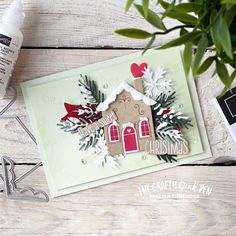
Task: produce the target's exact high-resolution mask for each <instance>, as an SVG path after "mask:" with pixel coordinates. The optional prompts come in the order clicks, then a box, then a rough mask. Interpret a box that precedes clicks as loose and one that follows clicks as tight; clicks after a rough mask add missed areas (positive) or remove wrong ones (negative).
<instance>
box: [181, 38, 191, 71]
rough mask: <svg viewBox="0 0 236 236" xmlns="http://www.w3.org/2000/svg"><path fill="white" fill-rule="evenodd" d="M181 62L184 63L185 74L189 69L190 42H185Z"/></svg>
mask: <svg viewBox="0 0 236 236" xmlns="http://www.w3.org/2000/svg"><path fill="white" fill-rule="evenodd" d="M183 63H184V70H185V73H186V75H188V74H189V70H190V67H191V64H192V43H191V42H190V43H186V44H185V48H184V52H183Z"/></svg>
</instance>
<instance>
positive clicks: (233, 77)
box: [230, 70, 236, 81]
mask: <svg viewBox="0 0 236 236" xmlns="http://www.w3.org/2000/svg"><path fill="white" fill-rule="evenodd" d="M230 77H231V80H232V81H233V80H234V79H235V77H236V70H234V71H233V72H232V74H231V76H230Z"/></svg>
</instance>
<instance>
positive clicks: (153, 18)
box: [134, 4, 166, 30]
mask: <svg viewBox="0 0 236 236" xmlns="http://www.w3.org/2000/svg"><path fill="white" fill-rule="evenodd" d="M134 6H135V7H136V9H137V11H138V12H139V13H140V14H141V16H143V17H144V18H145V15H144V10H143V7H142V5H138V4H134ZM146 20H147V21H148V22H149V23H150V24H151V25H153V26H155V27H156V28H158V29H161V30H166V27H165V25H164V24H163V22H162V20H161V18H160V17H159V16H158V15H157V14H156V13H155V12H153V11H152V10H150V9H148V15H147V18H146Z"/></svg>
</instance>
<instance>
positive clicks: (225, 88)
mask: <svg viewBox="0 0 236 236" xmlns="http://www.w3.org/2000/svg"><path fill="white" fill-rule="evenodd" d="M228 90H229V89H228V88H227V87H226V86H225V87H224V89H223V90H222V91H221V93H220V95H219V96H218V98H220V97H223V96H224V95H225V94H226V92H227V91H228Z"/></svg>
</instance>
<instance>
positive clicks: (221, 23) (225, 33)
mask: <svg viewBox="0 0 236 236" xmlns="http://www.w3.org/2000/svg"><path fill="white" fill-rule="evenodd" d="M217 23H218V26H217V34H218V37H219V40H220V43H221V45H222V47H223V49H224V51H225V53H226V54H227V56H228V57H229V58H231V59H233V53H232V45H231V39H230V33H229V28H228V25H227V23H226V21H225V19H224V18H223V16H222V15H220V16H219V18H218V21H217Z"/></svg>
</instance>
